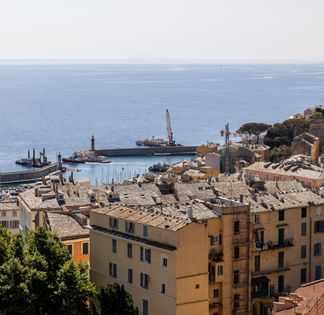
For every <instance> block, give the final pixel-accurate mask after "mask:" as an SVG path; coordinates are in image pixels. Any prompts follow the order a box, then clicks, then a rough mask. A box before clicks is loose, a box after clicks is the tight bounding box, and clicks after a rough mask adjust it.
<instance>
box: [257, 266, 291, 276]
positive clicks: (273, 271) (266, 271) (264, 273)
mask: <svg viewBox="0 0 324 315" xmlns="http://www.w3.org/2000/svg"><path fill="white" fill-rule="evenodd" d="M288 270H290V268H289V267H287V266H282V267H274V268H270V269H265V270H260V271H255V272H253V273H252V275H253V276H257V275H268V274H271V273H276V272H284V271H288Z"/></svg>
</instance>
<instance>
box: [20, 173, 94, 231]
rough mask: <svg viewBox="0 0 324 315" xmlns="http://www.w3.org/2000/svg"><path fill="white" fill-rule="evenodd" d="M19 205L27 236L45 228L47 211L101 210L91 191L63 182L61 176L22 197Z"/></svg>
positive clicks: (22, 225) (30, 190)
mask: <svg viewBox="0 0 324 315" xmlns="http://www.w3.org/2000/svg"><path fill="white" fill-rule="evenodd" d="M17 202H18V205H19V214H20V226H21V229H22V231H23V232H24V233H25V232H28V231H29V230H32V229H35V228H37V227H38V226H43V225H44V222H45V212H46V211H47V212H50V211H53V212H60V211H63V210H64V211H72V212H73V211H76V212H82V213H88V212H89V210H90V209H92V208H93V207H97V206H98V203H97V197H96V194H95V193H94V192H93V191H92V190H91V189H88V188H86V187H84V186H81V185H79V184H77V183H70V182H62V181H61V179H60V178H59V177H58V176H52V177H51V179H50V180H48V181H44V182H43V183H40V184H39V185H36V186H35V188H31V189H28V190H26V191H24V192H22V193H20V194H19V196H18V199H17Z"/></svg>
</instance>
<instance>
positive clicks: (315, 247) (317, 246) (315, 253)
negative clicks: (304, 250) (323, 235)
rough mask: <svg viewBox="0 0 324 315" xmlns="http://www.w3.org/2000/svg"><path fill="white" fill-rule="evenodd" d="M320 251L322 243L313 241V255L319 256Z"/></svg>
mask: <svg viewBox="0 0 324 315" xmlns="http://www.w3.org/2000/svg"><path fill="white" fill-rule="evenodd" d="M321 252H322V244H321V243H315V244H314V256H321V254H322V253H321Z"/></svg>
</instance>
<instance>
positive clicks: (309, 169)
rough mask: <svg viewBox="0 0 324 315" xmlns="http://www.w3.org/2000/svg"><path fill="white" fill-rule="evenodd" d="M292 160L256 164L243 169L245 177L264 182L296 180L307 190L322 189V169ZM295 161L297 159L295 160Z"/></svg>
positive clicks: (323, 176) (323, 180)
mask: <svg viewBox="0 0 324 315" xmlns="http://www.w3.org/2000/svg"><path fill="white" fill-rule="evenodd" d="M293 159H294V158H292V159H289V160H286V161H283V162H282V163H271V162H268V163H264V162H256V163H254V164H252V165H250V166H249V167H246V168H245V169H244V173H245V175H246V177H254V176H258V177H259V178H260V179H261V180H264V181H289V180H297V181H299V182H300V183H302V184H303V185H304V186H306V187H309V188H315V189H318V188H321V187H324V172H323V168H321V167H318V166H316V165H311V164H310V163H305V162H304V161H300V162H299V161H296V163H295V162H294V161H293ZM296 159H297V158H296Z"/></svg>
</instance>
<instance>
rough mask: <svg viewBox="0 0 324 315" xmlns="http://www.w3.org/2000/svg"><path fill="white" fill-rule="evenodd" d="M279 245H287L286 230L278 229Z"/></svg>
mask: <svg viewBox="0 0 324 315" xmlns="http://www.w3.org/2000/svg"><path fill="white" fill-rule="evenodd" d="M278 243H279V245H283V244H285V229H283V228H281V229H278Z"/></svg>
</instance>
